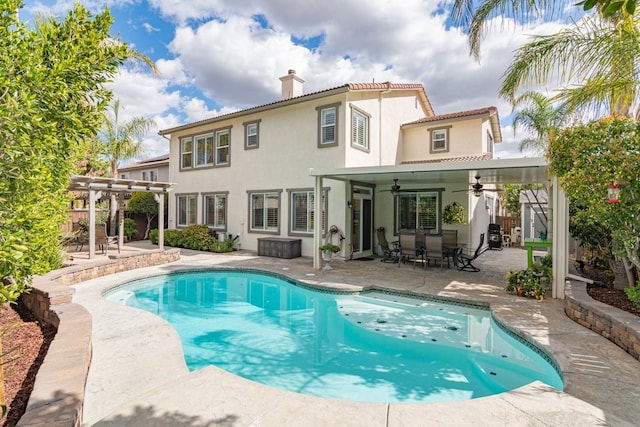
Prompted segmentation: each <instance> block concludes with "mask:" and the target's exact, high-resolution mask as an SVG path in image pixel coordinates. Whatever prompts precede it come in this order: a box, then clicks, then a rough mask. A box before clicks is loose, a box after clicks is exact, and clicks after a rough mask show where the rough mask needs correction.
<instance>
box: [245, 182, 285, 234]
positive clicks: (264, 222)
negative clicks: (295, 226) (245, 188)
mask: <svg viewBox="0 0 640 427" xmlns="http://www.w3.org/2000/svg"><path fill="white" fill-rule="evenodd" d="M249 214H250V215H251V218H250V223H249V231H267V232H276V233H277V232H279V231H280V192H279V191H269V192H255V193H254V192H250V193H249Z"/></svg>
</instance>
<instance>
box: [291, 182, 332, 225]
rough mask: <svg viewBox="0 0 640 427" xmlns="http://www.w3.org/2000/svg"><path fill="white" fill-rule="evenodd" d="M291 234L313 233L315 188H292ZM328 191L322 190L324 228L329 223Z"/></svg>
mask: <svg viewBox="0 0 640 427" xmlns="http://www.w3.org/2000/svg"><path fill="white" fill-rule="evenodd" d="M290 194H291V196H290V209H291V217H290V219H291V229H290V233H291V234H312V233H313V227H314V223H315V217H316V215H315V202H314V200H315V194H314V191H313V190H310V189H309V190H291V193H290ZM326 212H327V193H326V190H324V191H323V192H322V215H321V216H322V230H323V232H324V230H326V228H327V227H326V225H327V217H326Z"/></svg>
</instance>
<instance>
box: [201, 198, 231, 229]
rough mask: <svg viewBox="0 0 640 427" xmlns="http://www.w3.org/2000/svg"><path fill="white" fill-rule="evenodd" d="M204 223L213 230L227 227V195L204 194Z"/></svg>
mask: <svg viewBox="0 0 640 427" xmlns="http://www.w3.org/2000/svg"><path fill="white" fill-rule="evenodd" d="M204 219H205V224H207V225H208V226H209V227H211V228H213V229H214V230H223V231H224V230H226V229H227V195H226V193H225V194H205V196H204Z"/></svg>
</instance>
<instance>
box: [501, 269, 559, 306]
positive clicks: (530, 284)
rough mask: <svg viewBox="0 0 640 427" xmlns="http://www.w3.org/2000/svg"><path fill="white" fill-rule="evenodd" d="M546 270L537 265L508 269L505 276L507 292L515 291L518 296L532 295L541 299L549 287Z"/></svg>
mask: <svg viewBox="0 0 640 427" xmlns="http://www.w3.org/2000/svg"><path fill="white" fill-rule="evenodd" d="M548 277H549V276H548V272H547V271H542V270H540V269H539V266H533V267H532V268H527V269H526V270H512V271H509V272H508V273H507V274H506V275H505V278H506V279H507V286H506V287H505V289H506V291H507V292H513V291H515V292H516V294H517V295H518V296H520V297H522V296H525V297H534V298H535V299H538V300H542V299H544V296H545V294H546V292H547V289H548V287H549V279H548Z"/></svg>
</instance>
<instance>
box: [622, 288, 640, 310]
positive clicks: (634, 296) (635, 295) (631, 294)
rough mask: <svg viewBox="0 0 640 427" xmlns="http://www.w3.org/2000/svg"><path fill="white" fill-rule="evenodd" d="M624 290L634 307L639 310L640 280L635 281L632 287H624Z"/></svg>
mask: <svg viewBox="0 0 640 427" xmlns="http://www.w3.org/2000/svg"><path fill="white" fill-rule="evenodd" d="M624 291H625V292H626V293H627V297H628V298H629V301H631V302H632V303H633V305H634V307H635V308H637V309H639V310H640V281H639V282H638V283H636V286H635V287H634V288H625V290H624Z"/></svg>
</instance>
